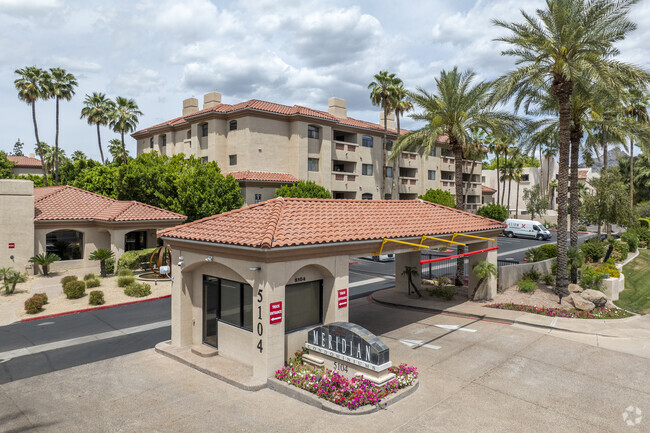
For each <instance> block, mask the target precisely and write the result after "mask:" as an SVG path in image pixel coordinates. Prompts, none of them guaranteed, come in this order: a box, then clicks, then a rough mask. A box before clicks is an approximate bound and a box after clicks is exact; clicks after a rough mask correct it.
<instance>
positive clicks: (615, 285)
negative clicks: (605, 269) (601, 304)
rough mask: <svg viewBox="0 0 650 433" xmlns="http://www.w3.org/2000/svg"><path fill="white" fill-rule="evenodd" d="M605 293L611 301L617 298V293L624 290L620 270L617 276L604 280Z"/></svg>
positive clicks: (622, 276) (623, 278) (623, 279)
mask: <svg viewBox="0 0 650 433" xmlns="http://www.w3.org/2000/svg"><path fill="white" fill-rule="evenodd" d="M604 283H605V290H604V292H605V295H606V296H607V298H608V299H609V300H611V301H617V300H618V294H619V293H621V292H622V291H623V290H625V275H623V273H622V272H621V276H620V277H618V278H606V279H605V281H604Z"/></svg>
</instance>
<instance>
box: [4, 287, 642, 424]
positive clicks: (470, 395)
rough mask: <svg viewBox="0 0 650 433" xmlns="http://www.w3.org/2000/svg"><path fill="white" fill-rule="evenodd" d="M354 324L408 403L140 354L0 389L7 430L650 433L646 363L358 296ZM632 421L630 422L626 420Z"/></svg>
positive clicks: (501, 326)
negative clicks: (402, 366)
mask: <svg viewBox="0 0 650 433" xmlns="http://www.w3.org/2000/svg"><path fill="white" fill-rule="evenodd" d="M350 320H351V321H352V322H355V323H359V324H361V325H362V326H365V327H366V328H368V329H369V330H371V331H372V332H374V333H375V334H377V335H380V337H381V338H382V339H383V341H385V342H386V344H388V346H389V348H390V351H391V360H392V361H393V362H394V363H399V362H407V363H408V364H410V365H414V366H417V367H418V369H419V371H420V388H419V389H418V390H417V391H416V392H415V393H414V394H413V395H412V396H410V397H409V398H407V399H404V400H402V401H400V402H398V403H396V404H394V405H392V406H389V407H387V408H386V409H385V410H382V411H379V412H377V413H374V414H371V415H364V416H359V417H350V416H343V415H334V414H331V413H327V412H322V411H320V410H318V409H316V408H314V407H311V406H308V405H306V404H304V403H301V402H298V401H296V400H293V399H291V398H289V397H285V396H283V395H280V394H277V393H275V392H274V391H271V390H269V389H264V390H262V391H258V392H247V391H242V390H240V389H238V388H235V387H233V386H230V385H227V384H225V383H223V382H221V381H219V380H217V379H214V378H211V377H209V376H207V375H204V374H202V373H199V372H197V371H195V370H192V369H191V368H189V367H186V366H184V365H182V364H180V363H177V362H175V361H172V360H169V359H167V358H164V357H162V356H161V355H158V354H157V353H155V352H154V351H153V350H145V351H141V352H137V353H133V354H130V355H126V356H120V357H116V358H111V359H107V360H103V361H99V362H96V363H91V364H85V365H81V366H78V367H75V368H71V369H67V370H61V371H57V372H54V373H49V374H46V375H42V376H36V377H32V378H29V379H23V380H17V381H14V382H11V383H7V384H4V385H0V425H2V426H3V427H2V430H3V431H23V430H29V429H34V430H37V431H57V432H59V431H66V432H95V431H101V432H107V431H108V432H111V431H115V432H117V431H120V432H153V431H158V432H179V431H182V432H204V431H228V432H232V431H251V432H252V431H265V432H266V431H277V432H285V431H289V432H291V431H296V432H304V431H327V430H333V431H341V432H347V431H355V432H360V431H363V432H365V431H382V432H386V431H400V432H401V431H404V432H406V431H408V432H413V431H415V432H418V431H423V432H424V431H427V432H474V431H480V432H505V431H517V432H540V431H554V432H565V431H566V432H581V431H584V432H587V431H589V432H613V431H630V432H633V431H639V432H640V431H648V419H645V418H643V417H642V419H641V420H640V421H639V423H638V424H635V425H634V426H632V427H628V426H627V424H626V422H625V419H624V418H623V414H624V413H625V412H626V410H627V408H629V407H633V408H638V409H639V410H640V411H641V412H642V413H643V414H646V415H647V416H650V394H649V390H650V377H649V376H648V374H647V359H642V358H637V357H635V356H632V355H626V354H621V353H618V352H612V351H608V350H604V349H599V348H597V347H593V346H586V345H582V344H580V343H576V342H572V341H569V340H564V339H558V338H555V337H551V336H548V335H545V334H543V333H539V332H531V331H528V330H524V329H521V328H518V327H516V326H514V325H506V324H502V323H496V322H488V321H479V320H476V319H468V318H462V317H456V316H449V315H442V314H431V313H424V312H419V311H412V310H407V309H401V308H388V307H384V306H380V305H377V304H374V303H373V302H370V301H369V300H368V299H367V298H362V299H357V300H354V301H352V302H351V317H350ZM628 419H629V417H628Z"/></svg>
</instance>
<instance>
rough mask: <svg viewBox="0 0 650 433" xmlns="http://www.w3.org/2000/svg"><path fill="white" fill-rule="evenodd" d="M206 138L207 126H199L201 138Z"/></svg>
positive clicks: (205, 124) (204, 124)
mask: <svg viewBox="0 0 650 433" xmlns="http://www.w3.org/2000/svg"><path fill="white" fill-rule="evenodd" d="M207 136H208V124H207V123H203V124H201V137H207Z"/></svg>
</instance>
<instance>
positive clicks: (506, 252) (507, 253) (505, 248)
mask: <svg viewBox="0 0 650 433" xmlns="http://www.w3.org/2000/svg"><path fill="white" fill-rule="evenodd" d="M593 236H594V234H593V233H579V234H578V243H582V242H584V241H586V240H587V239H589V238H591V237H593ZM554 243H557V232H551V239H549V240H547V241H538V240H536V239H525V238H507V237H505V236H499V239H498V241H497V244H498V245H499V250H498V254H497V255H498V257H499V260H507V259H512V260H515V261H518V262H519V263H523V260H524V256H525V255H526V252H527V251H528V249H529V248H536V247H538V246H540V245H543V244H554Z"/></svg>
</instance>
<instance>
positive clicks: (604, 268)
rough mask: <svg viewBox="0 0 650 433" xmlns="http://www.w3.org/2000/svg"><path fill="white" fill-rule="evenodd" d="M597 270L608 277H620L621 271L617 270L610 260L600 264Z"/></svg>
mask: <svg viewBox="0 0 650 433" xmlns="http://www.w3.org/2000/svg"><path fill="white" fill-rule="evenodd" d="M598 269H599V270H600V271H601V272H603V273H607V276H608V277H612V278H618V277H620V276H621V271H619V270H618V268H617V267H616V263H615V262H614V260H612V259H611V258H610V259H609V260H607V262H605V263H602V264H600V265H599V266H598ZM606 278H607V277H606Z"/></svg>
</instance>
